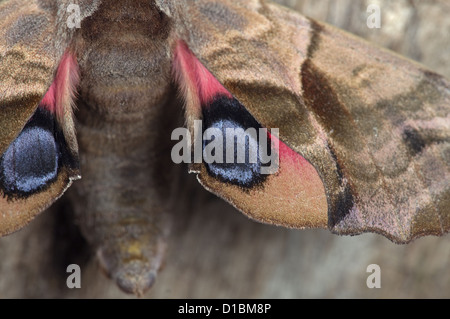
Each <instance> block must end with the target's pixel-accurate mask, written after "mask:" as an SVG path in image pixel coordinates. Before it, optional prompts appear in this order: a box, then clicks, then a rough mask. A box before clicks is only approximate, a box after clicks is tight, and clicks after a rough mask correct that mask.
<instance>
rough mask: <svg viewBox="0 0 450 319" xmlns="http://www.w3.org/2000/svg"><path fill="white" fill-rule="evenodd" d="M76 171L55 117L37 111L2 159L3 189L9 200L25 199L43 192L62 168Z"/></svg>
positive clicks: (0, 185)
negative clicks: (72, 168) (12, 198)
mask: <svg viewBox="0 0 450 319" xmlns="http://www.w3.org/2000/svg"><path fill="white" fill-rule="evenodd" d="M63 165H65V166H67V167H76V160H75V159H74V157H73V155H72V154H71V153H70V152H69V149H68V147H67V143H66V141H65V139H64V134H63V132H62V130H61V128H60V127H59V125H58V123H57V121H56V119H55V116H54V114H53V113H51V112H49V111H47V110H45V109H42V108H40V107H39V108H37V110H36V112H35V113H34V114H33V116H32V117H31V119H30V120H29V121H28V123H27V124H26V125H25V127H24V128H23V130H22V132H21V133H20V134H19V136H18V137H17V138H16V139H15V140H14V141H13V142H12V143H11V144H10V145H9V147H8V149H7V150H6V151H5V153H4V154H2V156H1V157H0V187H1V189H2V191H3V193H4V195H6V196H8V197H19V198H26V197H28V196H30V195H31V194H34V193H37V192H39V191H42V190H44V189H45V188H46V187H48V186H49V185H50V184H51V183H52V182H54V181H55V180H56V178H57V176H58V173H59V170H60V168H61V167H62V166H63Z"/></svg>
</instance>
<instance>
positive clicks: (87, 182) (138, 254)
mask: <svg viewBox="0 0 450 319" xmlns="http://www.w3.org/2000/svg"><path fill="white" fill-rule="evenodd" d="M0 21H1V22H0V24H1V28H0V132H1V135H0V147H1V152H0V153H1V154H2V155H1V158H0V191H1V193H2V196H1V198H0V210H1V214H0V235H2V236H3V235H7V234H10V233H12V232H14V231H17V230H19V229H20V228H22V227H23V226H25V225H26V224H28V223H29V222H30V221H31V220H32V219H33V218H34V217H35V216H36V215H38V214H39V213H41V212H42V211H43V210H45V209H46V208H48V207H49V206H50V205H51V204H52V203H53V202H54V201H56V200H57V199H58V198H59V197H60V196H62V194H63V193H64V192H65V191H66V190H67V189H68V187H69V186H71V185H72V183H73V185H72V187H71V191H70V192H68V194H67V195H68V196H69V199H70V201H71V203H72V205H73V207H74V209H75V212H76V215H77V219H78V222H79V224H80V227H81V230H82V232H83V234H84V236H85V237H86V239H87V240H88V242H89V243H90V244H91V245H92V246H93V247H95V249H96V252H97V257H98V260H99V262H100V265H101V266H102V268H103V269H104V270H105V271H106V272H107V274H108V275H109V276H110V277H111V278H112V279H113V280H115V281H116V283H117V284H118V286H119V287H120V288H121V289H122V290H124V291H125V292H129V293H135V294H137V295H142V294H143V293H144V292H145V291H147V290H148V289H149V288H150V287H151V285H152V284H153V282H154V280H155V278H156V274H157V271H158V269H159V268H160V266H161V263H162V261H163V257H164V250H165V247H166V239H167V236H169V232H170V224H171V219H172V218H174V214H173V211H174V209H175V208H174V207H173V203H174V202H176V200H177V198H176V194H177V187H180V186H179V185H177V184H178V181H179V179H180V174H182V173H183V172H180V166H179V165H176V164H175V163H174V161H173V156H171V155H173V152H174V148H173V147H174V141H173V132H174V130H175V129H177V128H179V127H185V128H187V130H188V131H187V132H189V134H186V136H188V139H189V140H190V141H191V143H189V145H188V146H189V148H191V149H192V151H193V152H192V153H195V150H196V147H197V148H199V149H197V151H200V153H201V154H202V153H204V152H205V150H206V149H207V148H208V147H209V146H210V143H212V141H213V139H211V140H210V142H209V143H208V142H204V143H200V144H199V143H196V141H195V139H194V136H196V133H197V135H198V133H199V132H198V129H197V130H196V125H195V123H198V122H197V121H201V123H202V124H203V126H202V128H201V129H200V133H205V132H206V131H207V130H208V129H215V130H216V131H215V132H217V131H218V132H225V131H226V129H228V128H231V129H240V131H239V130H238V132H244V131H245V130H247V129H250V128H253V129H255V130H258V131H259V130H260V129H263V130H264V129H266V131H267V133H259V135H257V136H256V138H255V137H254V138H255V139H256V140H258V141H259V140H260V139H261V138H262V137H264V138H265V142H263V144H262V145H264V143H266V146H267V145H268V146H272V145H277V147H275V148H273V149H272V148H271V152H270V155H276V157H277V170H276V172H273V173H271V174H263V173H261V172H262V169H263V168H264V167H265V164H264V163H265V162H264V161H263V159H262V157H261V154H260V153H259V152H258V150H259V147H260V146H261V144H258V143H256V142H258V141H256V140H255V141H253V140H252V136H248V135H245V136H243V137H244V138H242V139H239V136H238V137H237V139H232V143H231V145H232V146H236V149H237V148H238V147H242V148H243V149H244V150H245V155H246V156H245V160H244V161H243V162H239V161H237V157H238V155H237V153H236V152H232V153H231V160H232V161H231V163H221V162H220V161H216V162H206V161H205V160H204V159H201V160H200V161H196V160H195V159H193V160H192V161H191V163H190V164H189V172H191V173H193V174H196V175H197V178H198V180H199V182H200V183H201V184H202V185H203V186H204V187H205V188H206V189H207V190H209V191H211V192H212V193H214V194H216V195H217V196H219V197H221V198H223V199H224V200H226V201H228V202H229V203H231V204H232V205H233V206H235V207H236V208H237V209H239V210H240V211H242V212H243V213H244V214H246V215H247V216H248V217H250V218H252V219H255V220H257V221H260V222H264V223H269V224H274V225H281V226H286V227H292V228H299V229H301V228H328V229H329V230H330V231H331V232H333V233H335V234H340V235H357V234H360V233H363V232H375V233H379V234H382V235H384V236H386V237H387V238H389V239H390V240H392V241H394V242H396V243H408V242H410V241H411V240H413V239H415V238H418V237H420V236H424V235H443V234H445V233H447V232H448V230H449V228H450V182H449V181H450V118H449V117H450V84H449V82H448V80H446V79H445V78H443V77H442V76H440V75H438V74H436V73H433V72H431V71H429V70H427V69H426V68H425V67H423V66H421V65H419V64H417V63H415V62H412V61H409V60H407V59H405V58H402V57H400V56H397V55H395V54H394V53H391V52H388V51H386V50H384V49H380V48H377V47H375V46H373V45H371V44H369V43H367V42H365V41H364V40H361V39H358V38H356V37H354V36H352V35H350V34H347V33H345V32H343V31H341V30H338V29H336V28H333V27H331V26H329V25H327V24H324V23H321V22H318V21H315V20H312V19H309V18H307V17H304V16H302V15H300V14H299V13H297V12H293V11H290V10H288V9H286V8H284V7H282V6H279V5H276V4H273V3H271V2H269V1H264V0H259V1H256V0H255V1H238V0H235V1H230V0H228V1H211V0H198V1H169V0H166V1H161V0H154V1H151V0H146V1H140V0H135V1H106V0H103V1H101V0H91V1H88V0H79V1H68V0H63V1H51V0H34V1H24V0H6V1H1V2H0ZM78 26H79V27H78ZM178 114H184V124H183V122H180V121H179V117H178ZM274 129H276V130H278V134H272V132H273V130H274ZM196 131H197V132H196ZM263 132H265V131H263ZM242 134H245V132H244V133H242ZM203 135H204V134H203ZM241 137H242V136H241ZM214 140H215V139H214ZM263 140H264V139H263ZM228 141H230V139H228ZM222 148H223V149H225V148H226V147H225V144H224V143H222ZM220 150H221V149H220V147H218V146H216V148H215V151H216V152H219V151H220ZM255 150H256V152H254V153H255V154H257V160H256V161H254V162H251V161H250V156H247V154H250V153H251V152H252V151H255ZM184 151H186V149H185V150H184ZM188 158H190V156H188ZM184 173H185V172H184ZM81 176H83V178H82V179H81V180H79V181H78V179H80V177H81ZM182 186H183V185H181V187H182Z"/></svg>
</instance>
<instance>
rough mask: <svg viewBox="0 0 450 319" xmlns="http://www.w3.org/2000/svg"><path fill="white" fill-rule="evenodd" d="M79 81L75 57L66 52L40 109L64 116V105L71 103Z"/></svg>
mask: <svg viewBox="0 0 450 319" xmlns="http://www.w3.org/2000/svg"><path fill="white" fill-rule="evenodd" d="M78 81H79V72H78V64H77V60H76V58H75V56H74V55H73V54H72V53H69V52H68V51H67V52H66V53H64V55H63V57H62V58H61V62H60V63H59V66H58V69H57V71H56V76H55V78H54V80H53V83H52V85H51V86H50V88H49V89H48V91H47V93H46V94H45V95H44V98H43V99H42V101H41V103H40V107H43V108H45V109H47V110H49V111H50V112H52V113H56V115H57V116H58V117H62V116H63V114H64V103H69V104H70V103H71V101H72V99H73V98H74V96H75V88H76V86H77V84H78Z"/></svg>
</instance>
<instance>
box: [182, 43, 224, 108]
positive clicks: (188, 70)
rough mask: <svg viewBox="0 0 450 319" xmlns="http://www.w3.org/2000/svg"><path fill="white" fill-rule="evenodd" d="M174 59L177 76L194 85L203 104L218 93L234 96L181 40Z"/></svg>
mask: <svg viewBox="0 0 450 319" xmlns="http://www.w3.org/2000/svg"><path fill="white" fill-rule="evenodd" d="M174 59H175V63H174V72H175V75H176V78H177V79H178V81H179V82H181V83H180V84H181V85H183V86H188V87H193V89H194V90H195V94H196V96H197V97H198V99H199V101H200V104H201V105H207V104H208V103H209V102H211V100H212V99H213V98H214V97H215V96H217V95H225V96H227V97H228V98H233V96H232V95H231V93H230V92H228V90H227V89H225V88H224V87H223V85H222V84H220V82H219V81H218V80H217V79H216V78H215V77H214V76H213V75H212V74H211V72H209V71H208V70H207V69H206V68H205V67H204V66H203V64H202V63H201V62H200V61H199V60H198V59H197V58H196V57H195V55H194V54H193V53H192V52H191V50H189V48H188V46H187V44H186V43H184V42H183V41H181V40H180V41H178V42H177V45H176V48H175V56H174ZM183 81H189V82H190V84H191V85H186V83H183Z"/></svg>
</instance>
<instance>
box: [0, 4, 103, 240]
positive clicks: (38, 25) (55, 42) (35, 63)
mask: <svg viewBox="0 0 450 319" xmlns="http://www.w3.org/2000/svg"><path fill="white" fill-rule="evenodd" d="M85 2H86V3H85ZM68 3H69V2H68V1H58V2H56V1H54V2H53V1H52V2H50V1H37V0H34V1H29V0H9V1H8V0H6V1H0V154H2V157H1V159H2V162H1V167H2V169H3V170H4V169H5V167H7V169H10V168H11V165H9V166H8V165H6V164H4V158H5V154H6V153H5V152H7V149H8V148H9V146H10V145H11V143H12V142H13V141H15V139H16V138H17V137H18V136H19V134H20V133H21V132H22V130H23V129H24V126H25V125H26V124H27V122H28V121H29V119H31V118H32V117H33V116H34V114H35V112H36V110H37V108H38V105H39V102H40V101H41V99H42V98H43V96H44V94H45V93H46V92H47V90H48V89H49V87H50V85H51V84H52V81H53V79H54V76H55V72H56V69H57V67H58V63H59V61H60V59H61V57H62V55H63V53H64V52H65V50H66V49H67V48H68V46H69V43H70V39H71V36H72V34H73V32H74V30H70V29H69V28H67V26H66V23H65V22H66V19H67V17H68V14H67V13H66V10H65V9H66V8H67V4H68ZM79 4H80V6H81V7H82V9H85V10H84V14H85V15H86V14H87V13H89V12H92V10H93V7H94V6H95V1H79ZM69 113H70V112H69ZM63 122H64V123H61V124H62V125H63V127H62V130H63V132H64V136H65V143H67V144H68V145H69V148H70V149H71V152H73V153H74V154H72V155H71V156H73V158H74V159H75V158H76V157H77V155H76V148H77V147H76V141H75V140H74V131H73V122H72V118H71V117H70V116H68V117H66V118H65V119H64V121H63ZM49 124H51V123H49ZM9 154H11V153H9ZM44 156H45V154H44ZM9 157H11V156H9ZM16 158H19V157H16ZM10 163H13V162H12V160H10ZM76 166H77V165H75V164H74V165H72V167H71V168H70V169H69V168H68V167H65V166H64V167H60V169H59V171H58V176H57V178H55V179H54V180H52V182H51V183H50V184H49V185H46V187H43V189H42V190H41V191H39V192H34V193H33V194H23V193H21V194H8V191H6V188H5V183H6V182H5V176H4V175H5V171H2V172H1V175H2V176H1V178H0V192H1V196H0V236H1V235H5V234H9V233H11V232H13V231H15V230H17V229H19V228H20V227H22V226H24V225H25V224H27V223H28V222H29V221H30V220H31V219H32V218H33V217H34V216H35V215H37V214H38V213H40V212H41V211H42V210H44V209H45V208H47V207H48V206H49V205H50V204H51V203H52V202H53V201H54V200H55V199H56V198H58V197H59V196H61V194H62V193H63V191H64V190H65V189H66V188H67V187H68V186H69V185H70V183H71V180H72V179H74V178H76V177H77V176H78V168H77V167H76ZM16 173H17V172H16ZM13 174H14V173H11V172H10V176H12V175H13Z"/></svg>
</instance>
